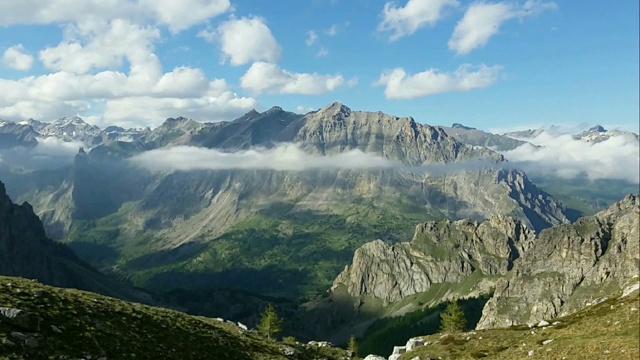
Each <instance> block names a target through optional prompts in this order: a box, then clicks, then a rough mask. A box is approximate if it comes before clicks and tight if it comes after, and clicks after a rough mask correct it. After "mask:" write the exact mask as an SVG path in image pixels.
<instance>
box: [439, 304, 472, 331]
mask: <svg viewBox="0 0 640 360" xmlns="http://www.w3.org/2000/svg"><path fill="white" fill-rule="evenodd" d="M440 319H441V322H440V331H442V332H444V333H454V332H458V331H462V330H464V328H465V327H466V325H467V319H466V318H465V316H464V312H463V311H462V308H461V307H460V305H458V302H457V301H452V302H449V304H448V305H447V308H446V309H445V311H444V312H443V313H442V314H440Z"/></svg>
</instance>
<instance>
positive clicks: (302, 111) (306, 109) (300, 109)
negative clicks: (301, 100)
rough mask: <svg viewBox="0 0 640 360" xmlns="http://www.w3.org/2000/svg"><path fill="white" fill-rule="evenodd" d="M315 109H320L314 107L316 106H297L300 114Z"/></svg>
mask: <svg viewBox="0 0 640 360" xmlns="http://www.w3.org/2000/svg"><path fill="white" fill-rule="evenodd" d="M314 110H318V109H314V108H310V107H307V106H302V105H298V106H296V112H297V113H298V114H306V113H309V112H311V111H314Z"/></svg>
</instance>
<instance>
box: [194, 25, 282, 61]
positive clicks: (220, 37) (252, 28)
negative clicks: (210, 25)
mask: <svg viewBox="0 0 640 360" xmlns="http://www.w3.org/2000/svg"><path fill="white" fill-rule="evenodd" d="M199 36H201V37H203V38H204V39H206V40H208V41H212V42H215V41H217V42H219V43H220V48H221V50H222V54H223V60H224V61H226V60H229V63H230V64H231V65H243V64H247V63H250V62H252V61H269V62H275V61H278V59H279V58H280V54H281V52H282V48H281V47H280V45H279V44H278V42H277V41H276V39H275V38H274V37H273V34H272V33H271V30H270V29H269V27H268V26H267V24H266V22H265V20H264V19H263V18H261V17H251V18H247V17H243V18H240V19H236V18H234V17H232V18H230V19H229V20H227V21H225V22H223V23H222V24H220V26H218V28H217V30H216V31H215V32H211V31H206V30H205V31H201V32H200V34H199Z"/></svg>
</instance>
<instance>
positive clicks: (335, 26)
mask: <svg viewBox="0 0 640 360" xmlns="http://www.w3.org/2000/svg"><path fill="white" fill-rule="evenodd" d="M338 29H339V28H338V24H333V25H331V26H330V27H329V28H328V29H327V31H325V32H324V33H325V34H327V36H336V35H338Z"/></svg>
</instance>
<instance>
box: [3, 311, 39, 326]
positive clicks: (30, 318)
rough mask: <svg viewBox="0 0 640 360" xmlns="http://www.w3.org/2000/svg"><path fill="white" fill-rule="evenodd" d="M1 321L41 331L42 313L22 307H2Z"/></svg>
mask: <svg viewBox="0 0 640 360" xmlns="http://www.w3.org/2000/svg"><path fill="white" fill-rule="evenodd" d="M0 322H4V323H7V324H11V325H14V326H17V327H19V328H20V329H22V330H26V331H40V315H38V314H36V313H32V312H28V311H22V310H20V309H15V308H8V307H0Z"/></svg>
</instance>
